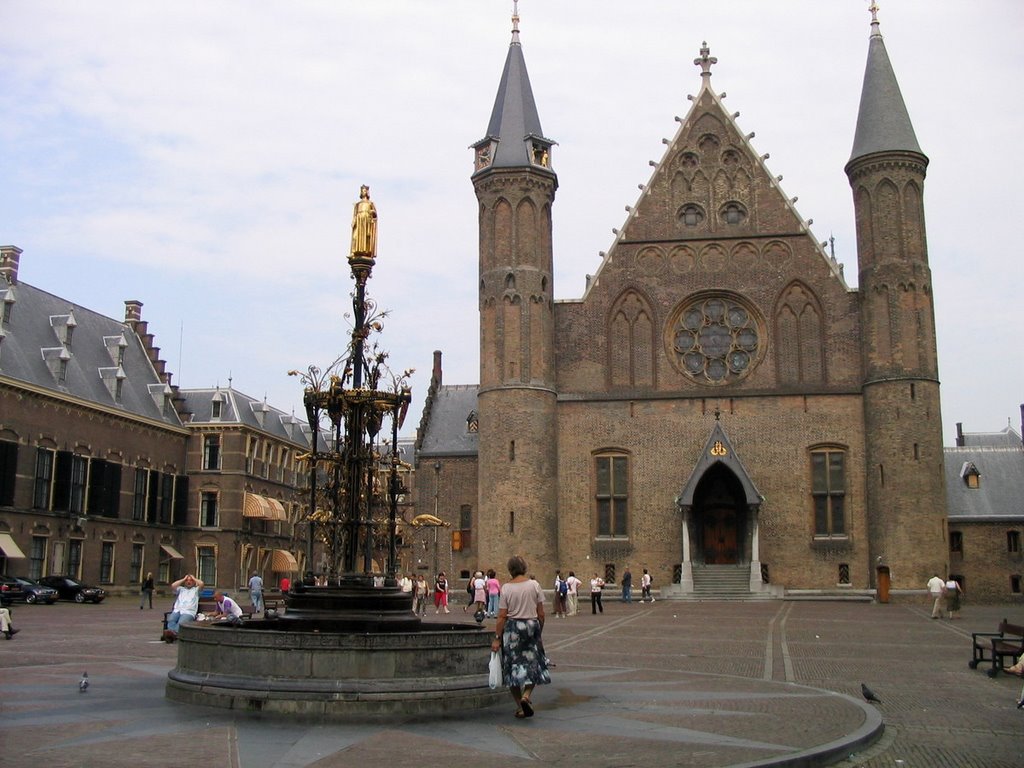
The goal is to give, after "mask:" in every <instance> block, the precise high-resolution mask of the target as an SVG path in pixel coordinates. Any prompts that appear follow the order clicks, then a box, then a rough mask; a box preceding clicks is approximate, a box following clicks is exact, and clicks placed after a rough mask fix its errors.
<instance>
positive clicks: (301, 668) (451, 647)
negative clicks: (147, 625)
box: [166, 618, 507, 718]
mask: <svg viewBox="0 0 1024 768" xmlns="http://www.w3.org/2000/svg"><path fill="white" fill-rule="evenodd" d="M337 629H338V628H334V627H331V626H330V622H322V621H321V622H316V621H308V622H306V621H303V620H301V619H284V618H282V619H267V620H257V621H250V622H246V623H245V624H243V625H237V626H229V625H224V624H209V625H207V624H205V623H203V622H197V623H192V624H185V625H182V627H181V632H180V634H179V637H178V663H177V666H176V667H175V668H174V669H173V670H171V672H169V673H168V675H167V686H166V696H167V698H169V699H171V700H173V701H179V702H182V703H187V704H198V705H203V706H213V707H220V708H225V709H236V710H244V711H250V712H280V713H287V714H296V715H316V716H327V717H343V718H351V717H356V718H359V717H368V718H373V717H385V716H391V715H395V714H403V715H436V714H443V713H446V712H451V711H457V710H458V711H465V710H466V709H467V708H475V707H486V706H491V705H492V704H495V703H497V702H498V701H501V700H504V699H505V698H506V697H507V693H505V692H504V691H503V690H502V689H500V688H499V689H498V690H491V688H490V687H489V686H488V684H487V662H488V660H489V658H490V644H491V638H492V637H493V633H492V632H491V631H489V630H487V629H484V628H481V627H478V626H474V625H466V624H421V625H420V627H419V629H418V630H417V631H409V632H395V631H388V632H353V631H344V629H342V630H341V631H337Z"/></svg>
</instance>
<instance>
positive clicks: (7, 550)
mask: <svg viewBox="0 0 1024 768" xmlns="http://www.w3.org/2000/svg"><path fill="white" fill-rule="evenodd" d="M0 551H2V552H3V553H4V555H5V556H6V557H10V558H15V557H21V558H23V557H25V553H24V552H22V551H21V549H20V548H19V547H18V545H17V544H15V543H14V539H12V538H11V534H9V533H0Z"/></svg>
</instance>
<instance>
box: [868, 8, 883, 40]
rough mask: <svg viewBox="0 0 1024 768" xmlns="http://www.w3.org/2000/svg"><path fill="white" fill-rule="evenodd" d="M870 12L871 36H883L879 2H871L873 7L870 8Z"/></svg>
mask: <svg viewBox="0 0 1024 768" xmlns="http://www.w3.org/2000/svg"><path fill="white" fill-rule="evenodd" d="M868 10H869V11H870V12H871V27H872V29H871V34H873V35H880V34H882V33H881V31H880V29H879V25H878V2H877V0H871V5H869V6H868Z"/></svg>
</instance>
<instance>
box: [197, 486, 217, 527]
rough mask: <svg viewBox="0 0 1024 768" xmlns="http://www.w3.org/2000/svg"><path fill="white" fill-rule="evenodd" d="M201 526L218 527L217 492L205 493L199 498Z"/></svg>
mask: <svg viewBox="0 0 1024 768" xmlns="http://www.w3.org/2000/svg"><path fill="white" fill-rule="evenodd" d="M199 525H201V526H203V527H204V528H212V527H214V526H216V525H217V492H216V491H203V492H202V493H201V494H200V496H199Z"/></svg>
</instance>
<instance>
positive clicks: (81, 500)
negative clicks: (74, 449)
mask: <svg viewBox="0 0 1024 768" xmlns="http://www.w3.org/2000/svg"><path fill="white" fill-rule="evenodd" d="M88 478H89V459H88V458H87V457H85V456H72V457H71V503H70V506H69V507H68V511H69V512H73V513H75V514H78V513H81V512H85V486H86V482H87V480H88Z"/></svg>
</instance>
